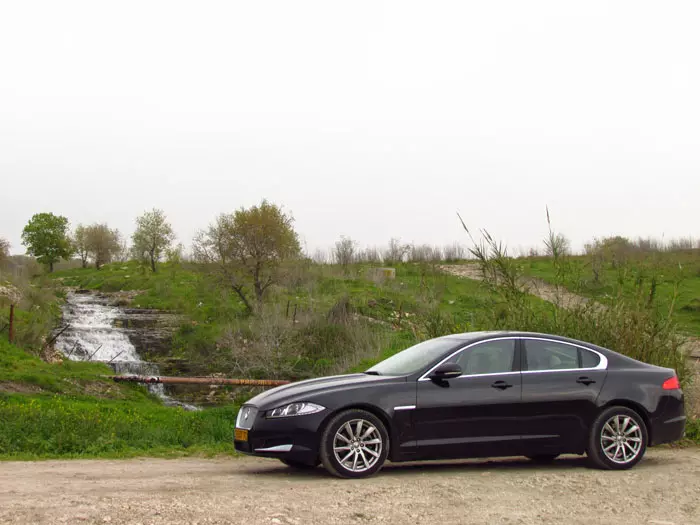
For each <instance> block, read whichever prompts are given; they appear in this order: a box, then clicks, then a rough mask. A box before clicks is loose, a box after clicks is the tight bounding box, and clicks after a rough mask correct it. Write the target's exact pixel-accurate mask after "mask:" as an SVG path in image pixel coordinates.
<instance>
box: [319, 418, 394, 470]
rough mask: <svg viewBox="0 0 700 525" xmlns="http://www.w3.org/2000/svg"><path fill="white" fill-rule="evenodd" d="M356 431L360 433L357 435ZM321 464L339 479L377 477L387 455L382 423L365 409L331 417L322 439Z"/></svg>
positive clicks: (384, 429) (386, 434) (387, 441)
mask: <svg viewBox="0 0 700 525" xmlns="http://www.w3.org/2000/svg"><path fill="white" fill-rule="evenodd" d="M358 429H359V432H358ZM320 449H321V450H320V452H321V454H320V455H321V462H322V463H323V466H324V467H325V468H326V470H327V471H328V472H329V473H331V474H333V475H334V476H337V477H339V478H364V477H368V476H371V475H373V474H376V473H377V472H378V471H379V470H380V469H381V468H382V466H383V465H384V462H385V461H386V458H387V456H388V454H389V434H388V432H387V430H386V427H385V426H384V423H382V421H381V420H380V419H379V418H378V417H377V416H375V415H374V414H372V413H371V412H367V411H366V410H360V409H352V410H346V411H344V412H341V413H339V414H337V415H336V416H334V417H333V418H332V419H331V420H330V421H329V422H328V424H327V425H326V426H325V428H324V430H323V434H322V436H321V446H320Z"/></svg>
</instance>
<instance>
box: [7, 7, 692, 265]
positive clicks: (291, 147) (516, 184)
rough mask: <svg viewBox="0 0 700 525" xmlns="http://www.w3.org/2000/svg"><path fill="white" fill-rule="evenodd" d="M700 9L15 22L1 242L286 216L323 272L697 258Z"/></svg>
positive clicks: (234, 14)
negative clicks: (61, 226) (269, 212)
mask: <svg viewBox="0 0 700 525" xmlns="http://www.w3.org/2000/svg"><path fill="white" fill-rule="evenodd" d="M698 20H700V4H698V2H694V1H689V2H642V1H639V0H636V1H630V2H621V1H610V0H606V1H602V2H597V1H591V0H588V1H585V2H583V1H581V2H562V1H560V0H559V1H551V2H541V1H533V0H530V1H527V2H523V1H522V0H520V1H513V2H499V1H489V2H485V1H473V2H467V1H457V2H439V1H423V2H409V1H406V0H401V1H397V2H380V1H378V0H372V1H369V2H360V1H357V0H355V1H352V2H337V1H328V0H322V1H318V2H306V1H300V0H295V1H288V0H287V1H280V2H251V1H245V2H243V1H231V0H227V1H224V2H206V1H200V2H195V1H190V2H175V1H173V0H168V1H163V2H156V1H144V0H139V1H137V2H128V1H124V0H122V1H120V2H95V1H94V0H91V1H86V2H70V1H66V0H63V1H61V2H56V1H50V2H31V1H11V0H0V177H1V178H2V181H1V184H0V188H2V189H1V190H0V191H1V192H2V194H3V195H2V199H1V200H0V236H3V237H6V238H8V239H9V240H10V241H11V243H12V245H13V251H14V252H15V253H21V252H23V251H24V250H23V247H22V246H21V244H20V234H21V230H22V228H23V227H24V225H25V224H26V222H27V221H28V220H29V218H30V217H31V216H32V214H34V213H37V212H43V211H51V212H54V213H57V214H62V215H65V216H67V217H68V218H69V220H70V222H71V225H73V226H75V225H77V224H78V223H92V222H96V221H98V222H107V223H108V224H109V225H110V226H112V227H117V228H119V230H120V231H122V232H123V233H125V234H128V235H130V234H131V233H132V231H133V224H134V218H135V217H136V216H137V215H138V214H140V213H142V212H143V211H144V210H146V209H149V208H153V207H158V208H162V209H163V210H165V212H166V214H167V215H168V217H169V219H170V220H171V222H172V224H173V226H174V228H175V230H176V232H177V234H178V238H179V240H180V241H182V242H183V243H184V244H185V245H187V246H189V244H190V240H191V238H192V235H193V233H194V232H195V231H196V230H197V229H199V228H202V227H204V226H206V225H207V224H208V223H209V222H210V221H211V220H212V219H213V218H214V217H215V216H216V215H217V214H218V213H220V212H230V211H233V210H235V209H237V208H239V207H240V206H246V207H247V206H251V205H253V204H256V203H258V202H259V201H260V200H261V199H262V198H267V199H269V200H271V201H273V202H275V203H278V204H281V205H284V207H285V208H286V209H287V210H289V211H291V212H292V213H293V215H294V217H295V218H296V227H297V230H298V231H299V233H300V235H301V237H302V239H303V240H304V241H305V243H306V244H307V246H308V249H309V250H310V251H313V250H314V249H315V248H317V247H327V246H330V245H331V244H332V243H333V242H334V241H335V240H337V239H338V238H339V236H341V235H346V236H350V237H352V238H353V239H356V240H357V241H359V242H360V244H361V245H383V244H385V243H386V242H387V241H388V239H389V238H390V237H392V236H393V237H400V238H401V239H402V240H403V241H406V242H418V243H423V242H426V243H431V244H444V243H449V242H452V241H456V240H457V241H465V234H464V232H463V231H462V230H461V227H460V225H459V222H458V219H457V217H456V212H458V211H459V212H460V213H461V215H462V216H463V217H464V219H465V220H466V222H467V223H468V224H469V225H470V226H471V227H473V228H478V227H485V228H488V229H489V230H490V231H491V233H492V234H493V235H494V236H496V237H498V238H500V239H503V240H504V241H506V242H507V243H508V244H509V245H510V246H512V247H513V248H516V247H517V246H530V245H535V244H538V243H540V240H541V239H542V237H543V236H544V234H545V233H546V217H545V206H546V205H548V206H549V208H550V211H551V214H552V218H553V220H554V223H555V226H556V228H557V229H559V230H561V231H562V232H564V233H565V234H566V235H567V236H568V237H569V238H571V239H572V241H573V243H574V245H575V246H580V245H581V244H582V243H583V242H584V241H586V240H588V239H590V238H592V237H594V236H603V235H610V234H622V235H628V236H637V235H643V236H656V237H661V236H662V235H665V236H666V237H667V238H668V237H677V236H688V235H692V236H695V237H698V236H700V231H699V229H698V228H699V226H700V221H699V220H698V219H699V218H700V200H699V199H698V197H699V196H700V59H699V55H698V52H699V50H700V31H698V29H697V25H698Z"/></svg>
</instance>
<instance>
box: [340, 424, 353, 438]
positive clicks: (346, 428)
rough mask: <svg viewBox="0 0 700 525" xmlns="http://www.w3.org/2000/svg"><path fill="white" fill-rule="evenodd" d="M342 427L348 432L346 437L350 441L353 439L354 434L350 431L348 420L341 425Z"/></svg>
mask: <svg viewBox="0 0 700 525" xmlns="http://www.w3.org/2000/svg"><path fill="white" fill-rule="evenodd" d="M343 429H344V430H345V432H347V433H348V437H349V438H350V441H352V440H353V439H355V434H353V433H352V427H351V426H350V423H349V422H348V423H345V425H344V426H343Z"/></svg>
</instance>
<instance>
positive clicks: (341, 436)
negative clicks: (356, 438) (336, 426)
mask: <svg viewBox="0 0 700 525" xmlns="http://www.w3.org/2000/svg"><path fill="white" fill-rule="evenodd" d="M341 430H342V429H341ZM335 437H337V438H340V439H342V440H343V441H345V442H346V443H350V442H351V441H352V440H350V439H348V438H347V437H345V436H344V435H343V434H342V433H341V432H338V433H337V434H336V435H335Z"/></svg>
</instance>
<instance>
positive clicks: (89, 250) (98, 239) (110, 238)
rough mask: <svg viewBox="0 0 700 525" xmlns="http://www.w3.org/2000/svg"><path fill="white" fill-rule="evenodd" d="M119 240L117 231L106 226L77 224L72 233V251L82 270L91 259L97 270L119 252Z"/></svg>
mask: <svg viewBox="0 0 700 525" xmlns="http://www.w3.org/2000/svg"><path fill="white" fill-rule="evenodd" d="M120 238H121V236H120V235H119V230H112V229H110V228H109V227H108V226H107V225H106V224H92V225H90V226H83V225H82V224H79V225H78V226H77V227H76V228H75V232H74V233H73V238H72V243H73V249H74V251H75V253H76V254H77V255H78V256H79V257H80V262H81V265H82V267H83V268H87V264H88V260H89V259H92V260H93V261H94V263H95V268H97V269H98V270H99V269H100V267H101V266H102V265H104V264H107V263H109V262H111V261H112V259H113V258H114V256H115V255H116V254H118V253H119V252H120V251H121V243H120Z"/></svg>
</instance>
